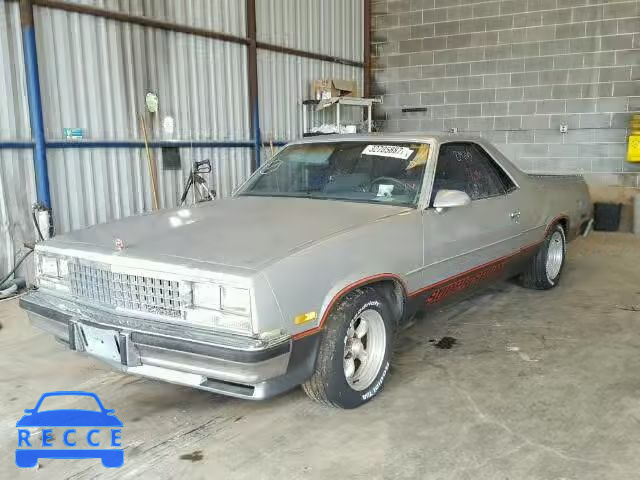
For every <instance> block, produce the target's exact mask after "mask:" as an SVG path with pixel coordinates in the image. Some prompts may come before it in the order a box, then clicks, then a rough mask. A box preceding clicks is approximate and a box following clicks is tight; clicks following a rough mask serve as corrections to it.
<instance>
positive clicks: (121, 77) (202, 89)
mask: <svg viewBox="0 0 640 480" xmlns="http://www.w3.org/2000/svg"><path fill="white" fill-rule="evenodd" d="M67 1H68V2H69V3H79V4H85V5H89V6H92V7H99V8H103V9H107V10H113V11H118V12H124V13H128V14H133V15H141V16H145V17H149V18H153V19H157V20H163V21H168V22H174V23H177V24H183V25H188V26H193V27H197V28H202V29H208V30H214V31H219V32H224V33H227V34H232V35H236V36H241V37H244V36H246V31H245V16H246V12H245V2H244V1H241V0H183V1H180V2H177V1H174V0H67ZM256 10H257V11H256V14H257V29H258V31H257V36H258V40H259V41H264V42H268V43H273V44H276V45H281V46H287V47H291V48H296V49H300V50H307V51H310V52H313V53H318V54H325V55H332V56H336V57H342V58H345V59H349V60H355V61H362V55H363V21H364V19H363V16H362V15H363V2H362V0H305V1H299V0H256ZM0 22H1V23H0V60H1V62H0V65H1V66H0V81H1V85H0V141H19V140H22V141H27V142H29V141H30V140H31V133H30V128H29V116H28V106H27V97H26V87H25V76H24V65H23V54H22V44H21V30H20V19H19V12H18V4H17V3H14V2H2V3H1V4H0ZM35 31H36V42H37V48H38V60H39V69H40V82H41V90H42V103H43V112H44V122H45V128H46V132H45V133H46V139H47V142H66V139H65V138H64V135H63V129H64V128H82V129H83V130H84V139H83V141H87V140H91V141H99V142H102V141H110V142H115V141H129V142H130V141H137V142H140V141H142V139H143V135H142V133H141V128H140V120H139V115H140V114H141V113H144V112H145V95H146V93H147V92H154V93H156V94H157V95H158V98H159V109H158V113H157V114H154V115H150V114H148V113H144V115H145V118H146V120H147V122H148V129H149V131H150V139H151V140H154V141H158V140H161V141H164V140H179V141H183V142H184V141H196V142H197V141H234V142H239V141H240V142H242V141H250V140H251V138H252V133H251V131H250V121H249V120H250V113H249V101H248V85H247V51H246V48H247V47H245V46H244V45H239V44H235V43H228V42H224V41H221V40H214V39H210V38H204V37H201V36H194V35H189V34H184V33H177V32H173V31H167V30H163V29H156V28H150V27H142V26H139V25H135V24H130V23H124V22H120V21H115V20H111V19H105V18H99V17H95V16H92V15H86V14H81V13H71V12H67V11H61V10H56V9H51V8H45V7H36V8H35ZM283 32H285V33H286V34H283ZM258 55H259V56H258V74H259V95H260V112H261V125H262V132H263V140H264V141H267V142H268V141H269V140H270V139H273V140H276V141H282V140H291V139H295V138H297V137H299V136H300V135H301V133H302V127H301V124H302V116H301V115H302V109H301V106H300V102H301V101H302V100H303V99H304V98H307V97H308V96H309V90H310V83H311V81H312V80H313V79H316V78H324V77H338V78H344V79H354V80H356V81H357V83H358V87H359V89H360V90H361V89H362V69H361V68H357V67H350V66H344V65H337V64H334V63H331V62H325V61H319V60H311V59H308V58H302V57H298V56H292V55H287V54H283V53H274V52H268V51H263V50H259V51H258ZM165 116H171V117H173V118H174V120H175V131H174V133H173V134H172V135H167V134H165V133H164V132H163V129H162V119H163V118H164V117H165ZM345 118H349V117H348V115H347V114H345ZM353 118H354V119H358V118H361V114H360V113H356V114H354V115H353ZM61 146H62V147H64V146H65V145H56V146H55V147H53V148H47V159H48V166H49V175H50V186H51V196H52V207H53V211H54V220H55V227H56V231H57V232H59V233H60V232H67V231H69V230H74V229H78V228H82V227H85V226H88V225H92V224H95V223H101V222H106V221H110V220H114V219H117V218H121V217H125V216H129V215H135V214H140V213H142V212H148V211H150V210H151V192H150V181H149V172H148V168H147V158H146V153H145V151H144V150H143V149H140V148H86V147H81V148H60V147H61ZM50 147H51V146H50ZM152 151H153V154H154V156H155V159H156V163H157V167H158V187H159V188H158V190H159V197H160V198H159V204H160V207H161V208H164V207H171V206H175V205H176V204H177V202H178V198H179V196H180V193H181V190H182V187H183V184H184V181H185V179H186V176H187V174H188V171H189V168H190V165H191V163H192V162H193V161H195V160H203V159H206V158H209V159H211V161H212V164H213V166H214V171H213V173H212V174H211V177H210V185H211V186H212V187H215V189H216V191H217V192H218V194H219V196H227V195H229V194H230V193H231V192H232V190H233V189H234V188H235V187H237V186H238V185H239V184H240V183H242V182H243V181H244V180H245V179H246V178H247V176H248V175H249V173H250V165H251V159H252V155H253V151H252V150H251V148H247V147H244V148H208V147H207V148H201V147H193V148H180V154H181V160H182V170H177V171H176V170H173V171H171V170H167V171H165V170H163V169H162V153H161V150H160V149H153V150H152ZM32 163H33V161H32V152H31V149H22V150H8V149H0V222H1V223H0V228H1V230H0V275H1V274H3V273H5V272H6V271H7V270H8V269H9V267H10V266H11V265H13V261H14V258H13V257H14V253H15V251H16V249H17V248H19V246H20V244H21V243H22V242H23V241H25V240H30V241H33V240H34V239H35V234H34V232H33V227H32V225H31V220H30V211H31V210H30V209H31V204H32V203H33V202H34V201H35V191H34V190H35V187H34V180H33V165H32Z"/></svg>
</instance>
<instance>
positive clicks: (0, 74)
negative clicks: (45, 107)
mask: <svg viewBox="0 0 640 480" xmlns="http://www.w3.org/2000/svg"><path fill="white" fill-rule="evenodd" d="M22 59H23V55H22V40H21V31H20V13H19V10H18V4H17V3H14V2H3V3H0V142H9V141H11V142H25V141H26V142H28V141H30V139H31V128H30V126H29V106H28V104H27V94H26V83H25V77H24V67H23V61H22ZM34 201H35V185H34V180H33V160H32V154H31V149H3V150H0V277H4V276H5V274H6V273H7V272H8V271H9V270H11V269H12V268H13V265H14V262H15V260H16V256H19V255H18V254H19V253H20V252H21V249H22V244H23V243H24V242H25V241H29V242H33V241H34V240H35V235H34V229H33V226H32V222H31V218H30V212H31V204H32V203H33V202H34ZM23 271H24V270H21V272H23Z"/></svg>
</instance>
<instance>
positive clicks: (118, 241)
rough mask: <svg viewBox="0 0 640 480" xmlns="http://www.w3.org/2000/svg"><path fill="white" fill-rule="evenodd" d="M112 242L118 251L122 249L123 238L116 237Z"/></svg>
mask: <svg viewBox="0 0 640 480" xmlns="http://www.w3.org/2000/svg"><path fill="white" fill-rule="evenodd" d="M113 244H114V246H115V247H116V250H117V251H118V252H121V251H122V250H124V240H122V239H121V238H116V239H115V240H114V241H113Z"/></svg>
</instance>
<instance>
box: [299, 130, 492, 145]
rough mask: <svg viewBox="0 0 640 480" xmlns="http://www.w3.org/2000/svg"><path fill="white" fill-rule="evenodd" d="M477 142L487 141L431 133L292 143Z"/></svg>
mask: <svg viewBox="0 0 640 480" xmlns="http://www.w3.org/2000/svg"><path fill="white" fill-rule="evenodd" d="M368 141H369V142H385V141H389V142H433V141H435V142H438V143H443V142H451V141H459V142H476V143H479V144H486V140H484V139H483V138H481V137H477V136H463V135H458V134H453V133H451V134H447V133H442V132H440V133H431V132H406V133H404V132H403V133H382V132H380V133H360V134H348V135H344V134H342V135H337V134H336V135H317V136H314V137H305V138H303V139H300V140H296V141H293V142H291V143H292V144H304V143H327V142H331V143H333V142H368Z"/></svg>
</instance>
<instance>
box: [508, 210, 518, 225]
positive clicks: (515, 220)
mask: <svg viewBox="0 0 640 480" xmlns="http://www.w3.org/2000/svg"><path fill="white" fill-rule="evenodd" d="M520 215H521V213H520V210H516V211H515V212H511V213H510V214H509V217H510V218H511V220H513V221H514V222H518V221H520Z"/></svg>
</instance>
